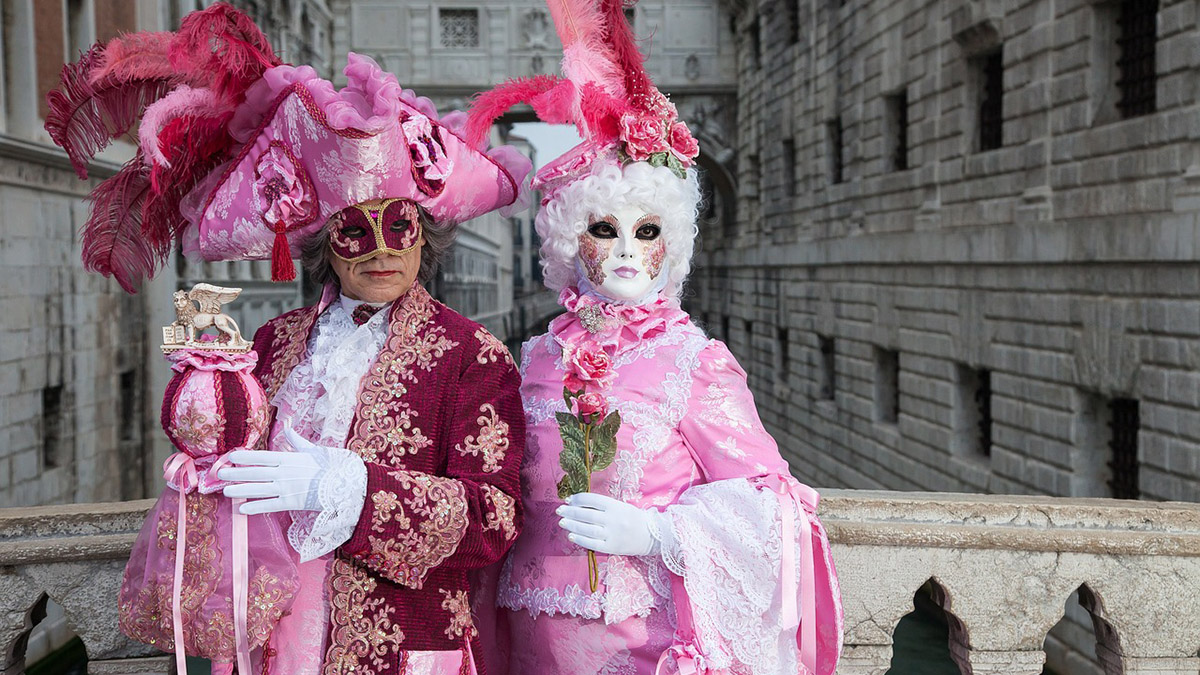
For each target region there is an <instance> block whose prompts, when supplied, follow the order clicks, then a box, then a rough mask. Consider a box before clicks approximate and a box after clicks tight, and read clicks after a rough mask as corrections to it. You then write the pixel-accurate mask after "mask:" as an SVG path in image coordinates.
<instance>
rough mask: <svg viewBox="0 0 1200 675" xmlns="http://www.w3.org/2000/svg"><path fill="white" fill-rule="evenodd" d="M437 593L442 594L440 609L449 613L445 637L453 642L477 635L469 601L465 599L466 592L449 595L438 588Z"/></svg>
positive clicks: (446, 591)
mask: <svg viewBox="0 0 1200 675" xmlns="http://www.w3.org/2000/svg"><path fill="white" fill-rule="evenodd" d="M438 592H440V593H441V594H442V609H444V610H446V611H447V612H450V625H449V626H447V627H446V637H448V638H450V639H451V640H453V639H455V638H462V637H463V636H464V635H466V637H467V639H470V638H473V637H475V636H476V635H479V631H477V630H475V624H474V623H472V621H471V600H470V599H469V598H468V597H467V592H466V591H455V592H453V593H451V592H450V591H448V590H446V589H444V588H439V589H438Z"/></svg>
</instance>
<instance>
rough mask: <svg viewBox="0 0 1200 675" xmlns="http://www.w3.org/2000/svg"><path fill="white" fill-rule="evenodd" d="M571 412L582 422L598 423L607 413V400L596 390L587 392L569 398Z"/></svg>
mask: <svg viewBox="0 0 1200 675" xmlns="http://www.w3.org/2000/svg"><path fill="white" fill-rule="evenodd" d="M571 412H572V413H574V414H575V416H576V417H578V418H579V419H581V420H583V422H584V424H599V423H600V421H601V420H603V419H604V418H605V416H606V415H608V401H605V400H604V396H602V395H600V394H599V393H597V392H594V391H593V392H588V393H586V394H582V395H580V396H577V397H575V398H574V399H572V400H571Z"/></svg>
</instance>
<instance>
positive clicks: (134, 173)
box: [82, 156, 165, 293]
mask: <svg viewBox="0 0 1200 675" xmlns="http://www.w3.org/2000/svg"><path fill="white" fill-rule="evenodd" d="M149 195H150V169H149V167H147V166H146V165H145V164H144V163H143V162H142V158H141V157H140V156H138V157H134V158H133V159H132V160H130V161H129V162H128V163H126V164H125V166H124V167H123V168H122V169H121V170H120V171H119V172H118V173H117V175H115V176H113V177H112V178H109V179H108V180H106V181H104V182H103V183H100V185H98V186H96V189H95V190H93V191H92V194H91V197H90V199H91V202H92V209H91V216H90V217H89V218H88V220H87V222H86V223H84V225H83V232H82V239H83V266H84V268H85V269H87V270H88V271H91V272H98V273H100V274H103V275H104V276H106V277H112V278H114V279H116V280H117V283H119V284H121V288H123V289H125V291H126V292H128V293H136V292H137V289H138V287H139V286H141V284H142V282H143V281H144V280H145V279H147V278H149V277H151V276H153V275H154V273H155V272H156V271H157V270H158V268H159V267H160V266H161V265H162V263H163V262H164V260H165V257H164V256H160V255H159V253H158V252H157V251H156V250H155V246H154V244H153V242H152V241H151V240H150V239H148V238H146V237H145V236H143V232H142V207H143V206H144V205H145V202H146V199H147V198H148V197H149Z"/></svg>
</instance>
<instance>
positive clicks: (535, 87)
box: [465, 75, 559, 147]
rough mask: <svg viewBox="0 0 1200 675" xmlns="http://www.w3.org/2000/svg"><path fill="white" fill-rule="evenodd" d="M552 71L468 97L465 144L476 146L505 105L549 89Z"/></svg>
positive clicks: (510, 81)
mask: <svg viewBox="0 0 1200 675" xmlns="http://www.w3.org/2000/svg"><path fill="white" fill-rule="evenodd" d="M558 81H559V80H558V78H557V77H555V76H553V75H538V76H536V77H522V78H517V79H513V80H509V81H507V82H505V83H504V84H501V85H499V86H497V87H495V88H494V89H491V90H489V91H485V92H483V93H481V94H479V95H478V96H476V97H475V100H473V101H471V109H470V111H469V113H468V116H467V134H466V139H465V140H466V141H467V145H470V146H471V147H478V146H479V144H480V143H482V142H483V139H484V138H485V137H486V136H487V134H488V130H489V129H491V128H492V124H493V123H495V121H496V120H497V119H499V118H500V116H501V115H503V114H504V113H505V112H508V110H509V108H512V107H513V106H515V105H519V104H521V103H529V102H530V101H531V100H533V98H534V97H536V96H538V95H540V94H543V93H545V92H547V91H550V90H551V89H552V88H553V87H554V85H556V84H558Z"/></svg>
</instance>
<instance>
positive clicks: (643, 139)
mask: <svg viewBox="0 0 1200 675" xmlns="http://www.w3.org/2000/svg"><path fill="white" fill-rule="evenodd" d="M666 136H667V134H666V127H665V125H664V124H663V121H662V119H661V118H659V117H656V116H654V115H647V114H637V113H625V114H624V115H622V116H621V140H623V141H625V154H627V155H629V158H630V159H632V160H634V161H635V162H641V161H645V160H647V159H650V155H653V154H655V153H657V152H667V151H668V150H670V149H671V148H670V146H668V145H667V139H666Z"/></svg>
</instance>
